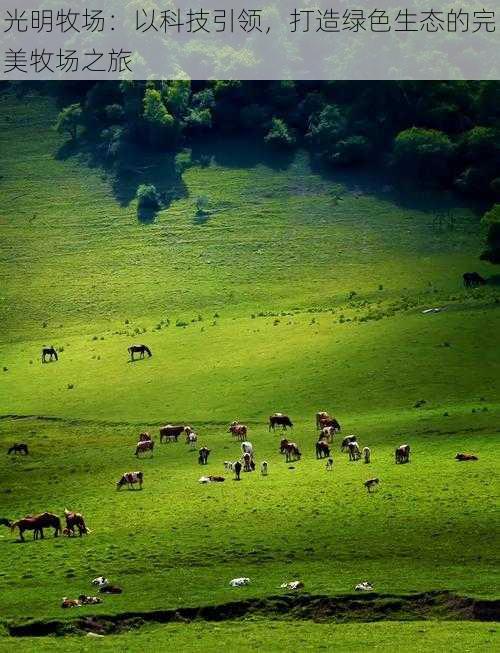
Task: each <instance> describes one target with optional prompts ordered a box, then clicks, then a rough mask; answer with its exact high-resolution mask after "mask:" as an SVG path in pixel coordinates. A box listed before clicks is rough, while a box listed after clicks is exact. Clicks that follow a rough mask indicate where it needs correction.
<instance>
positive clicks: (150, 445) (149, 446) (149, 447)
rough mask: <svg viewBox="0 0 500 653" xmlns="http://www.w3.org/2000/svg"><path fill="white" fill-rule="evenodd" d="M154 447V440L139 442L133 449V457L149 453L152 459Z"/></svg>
mask: <svg viewBox="0 0 500 653" xmlns="http://www.w3.org/2000/svg"><path fill="white" fill-rule="evenodd" d="M154 447H155V443H154V440H139V442H138V443H137V446H136V448H135V455H136V456H137V457H139V454H140V453H146V451H150V452H151V457H153V450H154Z"/></svg>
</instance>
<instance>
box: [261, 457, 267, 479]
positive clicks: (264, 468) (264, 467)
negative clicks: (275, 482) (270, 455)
mask: <svg viewBox="0 0 500 653" xmlns="http://www.w3.org/2000/svg"><path fill="white" fill-rule="evenodd" d="M267 472H268V464H267V461H266V460H263V461H262V462H261V463H260V473H261V474H262V476H267Z"/></svg>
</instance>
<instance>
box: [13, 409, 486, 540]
mask: <svg viewBox="0 0 500 653" xmlns="http://www.w3.org/2000/svg"><path fill="white" fill-rule="evenodd" d="M278 427H280V428H281V429H282V431H284V432H286V431H287V429H293V422H292V420H291V419H290V417H289V416H288V415H285V414H283V413H274V414H273V415H271V416H270V417H269V431H271V430H272V431H275V430H276V428H278ZM316 428H317V431H319V435H318V439H317V441H316V443H315V452H316V458H317V459H318V460H320V459H326V470H327V471H332V470H333V464H334V460H333V456H332V453H331V445H332V442H333V439H334V437H335V435H336V434H338V433H340V431H341V427H340V424H339V422H338V420H337V419H335V418H334V417H331V416H330V415H329V414H328V413H326V412H324V411H321V412H318V413H317V414H316ZM228 433H230V434H231V435H232V436H233V438H234V439H235V440H237V441H238V442H239V443H240V448H241V457H240V458H239V459H238V460H235V461H227V460H226V461H224V469H225V470H226V471H229V472H232V473H234V476H235V480H240V474H241V472H242V471H244V472H252V471H254V470H255V469H256V464H255V459H254V448H253V445H252V443H251V442H250V441H249V440H247V435H248V427H247V426H246V425H245V424H242V423H241V422H238V421H234V422H231V424H230V425H229V428H228ZM159 435H160V443H163V442H165V443H168V442H178V441H179V437H180V436H181V435H183V436H184V437H185V443H186V444H187V445H189V446H190V448H191V449H195V448H196V446H197V442H198V434H197V433H196V432H195V431H194V429H192V428H191V427H190V426H188V425H186V424H177V425H174V424H166V425H165V426H162V427H161V428H160V430H159ZM340 450H341V452H344V453H347V454H348V457H349V461H358V460H361V459H363V461H364V462H365V463H366V464H369V463H370V462H371V450H370V448H369V447H366V446H365V447H363V448H362V449H361V447H360V446H359V444H358V438H357V437H356V436H355V435H347V436H345V437H343V438H342V441H341V444H340ZM153 452H154V440H153V439H152V437H151V435H150V434H149V433H148V432H146V431H144V432H142V433H141V434H140V435H139V441H138V442H137V444H136V448H135V456H136V457H139V456H141V455H143V454H146V453H149V455H150V456H152V455H153ZM279 452H280V453H281V454H282V455H283V456H284V460H285V462H286V463H292V462H295V461H297V460H300V459H301V457H302V452H301V449H300V447H299V445H298V444H297V443H296V442H294V441H292V440H290V439H288V438H287V437H282V438H281V440H280V446H279ZM8 453H9V454H11V453H15V454H17V453H19V454H24V455H28V447H27V445H26V444H25V443H15V444H14V445H12V446H11V447H10V448H9V450H8ZM209 455H210V449H209V448H208V447H207V446H205V445H204V446H202V447H200V449H199V450H198V462H199V464H200V465H206V464H207V463H208V457H209ZM455 459H456V460H458V461H468V460H478V458H477V456H475V455H474V454H468V453H457V454H456V456H455ZM394 461H395V463H396V464H405V463H409V462H410V445H409V444H402V445H400V446H398V447H396V450H395V452H394ZM260 472H261V475H262V476H267V475H268V473H269V464H268V462H267V461H266V460H263V461H261V463H260ZM223 480H225V479H224V477H222V476H204V477H202V479H200V482H212V481H223ZM143 481H144V473H143V472H142V471H134V472H126V473H124V474H122V476H121V477H120V479H119V480H118V482H117V483H116V488H117V489H118V490H120V489H121V488H123V487H125V486H127V487H128V488H129V489H134V487H135V486H138V487H139V489H142V485H143ZM379 483H380V481H379V479H378V478H369V479H368V480H366V481H364V483H363V485H364V487H365V488H366V490H367V491H368V493H371V492H372V491H373V490H374V489H376V488H377V487H378V485H379ZM64 513H65V517H66V528H65V529H64V530H62V528H61V520H60V518H59V517H58V516H57V515H54V514H52V513H48V512H45V513H41V514H39V515H28V516H26V517H24V518H23V519H19V520H17V521H12V520H8V519H0V523H3V524H5V525H7V526H10V528H11V530H15V529H16V528H18V529H19V534H20V539H21V540H22V541H24V537H23V532H24V531H26V530H32V531H33V538H34V539H38V538H39V537H41V538H43V528H46V527H49V526H52V527H54V534H55V536H57V535H58V534H59V533H63V534H64V535H67V536H72V535H74V534H75V528H77V529H78V532H79V535H80V536H82V535H85V534H86V533H88V532H90V531H89V529H88V528H87V527H86V525H85V521H84V518H83V516H82V515H81V514H80V513H77V512H70V511H68V510H65V511H64Z"/></svg>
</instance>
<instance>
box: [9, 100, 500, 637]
mask: <svg viewBox="0 0 500 653" xmlns="http://www.w3.org/2000/svg"><path fill="white" fill-rule="evenodd" d="M55 115H56V108H55V107H54V105H53V104H52V101H51V100H49V99H46V98H42V97H36V96H33V97H30V98H29V101H24V102H20V101H18V100H16V99H15V98H14V97H13V96H12V95H8V94H7V95H3V96H0V126H1V129H0V177H1V178H0V228H1V232H2V249H1V250H0V287H1V292H0V312H1V315H2V330H1V335H0V370H1V371H0V415H2V416H4V417H3V419H1V420H0V450H5V449H6V447H7V446H9V445H10V444H12V442H15V441H19V442H21V441H25V442H27V443H28V444H29V446H30V449H31V451H32V454H31V455H30V456H29V457H28V458H26V459H22V458H20V457H18V458H17V459H11V460H10V461H8V462H7V461H6V464H5V466H4V472H3V475H2V489H3V491H2V492H1V493H0V516H6V517H11V518H14V517H21V516H23V515H25V514H29V513H31V512H40V511H44V510H51V511H54V512H58V513H62V511H63V509H64V507H66V506H67V507H69V508H72V509H77V510H81V511H82V512H83V513H84V514H85V515H86V517H87V520H88V522H89V525H90V528H91V529H92V530H93V532H92V534H91V535H89V537H87V538H84V539H83V540H79V539H75V540H67V539H65V540H63V539H59V540H56V541H54V540H53V539H52V537H51V536H50V537H47V539H45V540H44V541H43V542H32V541H31V537H30V536H29V535H28V537H27V540H28V542H27V543H26V544H25V545H19V544H16V543H15V542H14V536H12V535H10V533H9V532H8V531H7V530H6V529H5V530H3V531H1V532H0V562H1V565H0V566H1V568H2V571H1V572H0V588H1V592H0V612H1V614H2V618H3V619H5V620H9V621H11V620H12V621H17V622H19V621H26V620H28V619H29V618H37V619H43V618H48V617H55V616H57V617H59V618H60V617H61V610H60V608H59V601H60V598H61V597H62V596H71V595H73V594H75V595H78V594H79V593H81V592H84V591H85V592H89V591H90V585H89V580H90V579H91V578H92V577H94V576H95V575H99V574H101V573H104V574H106V575H108V576H109V577H111V578H112V579H113V580H114V581H115V582H117V583H119V584H121V585H122V586H123V587H124V590H125V591H124V594H123V595H121V596H119V597H112V598H108V599H107V600H106V602H105V604H103V606H98V607H96V608H92V611H91V612H92V613H94V612H95V613H102V614H106V613H109V612H121V611H125V610H137V609H138V608H139V607H140V609H144V610H149V609H156V608H162V607H176V606H178V605H200V604H204V603H219V602H224V601H229V600H231V599H234V598H235V597H237V598H241V597H242V596H244V597H246V596H257V597H265V596H268V595H271V594H275V593H276V592H277V591H278V587H279V584H280V583H281V582H283V581H284V580H290V579H293V578H296V577H300V578H302V579H303V580H304V582H305V583H306V589H307V591H309V592H311V593H313V594H314V593H318V594H335V593H343V592H350V591H352V589H353V587H354V585H355V584H356V583H357V582H359V581H360V580H364V579H369V580H371V581H372V582H373V583H374V584H375V587H376V589H377V591H380V592H382V593H391V592H392V593H397V594H405V593H408V592H413V591H426V590H431V589H436V590H452V591H456V592H458V593H461V594H470V595H481V596H488V597H491V596H495V595H497V591H496V587H497V585H498V576H497V573H496V561H497V558H496V555H497V553H496V552H497V546H496V545H497V543H498V538H497V535H498V530H497V526H498V521H497V520H496V518H495V512H494V508H495V495H496V490H497V489H498V475H497V472H498V465H497V463H496V458H495V437H496V436H497V433H498V408H499V395H498V387H497V382H496V380H497V379H498V377H499V373H500V355H499V352H498V348H497V347H495V346H494V345H495V343H496V340H497V333H498V326H499V313H498V305H499V303H498V289H497V287H496V286H495V285H494V284H489V285H488V286H486V287H484V288H480V289H477V290H464V289H463V288H462V286H461V275H462V273H463V272H464V271H466V270H469V271H472V270H477V271H478V272H480V273H482V274H483V275H484V276H487V277H493V275H494V268H493V267H492V266H488V265H486V264H483V263H480V262H479V261H478V258H477V257H478V254H479V252H480V250H481V238H482V236H481V234H480V233H479V229H478V217H477V216H476V215H475V213H474V212H473V211H472V209H471V208H468V207H465V206H462V205H460V204H458V203H457V200H456V199H454V198H453V197H438V198H436V197H432V196H431V195H425V196H422V197H419V198H415V197H413V196H411V195H410V194H409V193H406V194H405V193H402V192H400V194H398V193H397V192H396V191H394V190H390V189H387V188H385V189H384V188H383V183H382V182H377V181H376V180H375V179H368V178H361V177H357V178H347V177H343V178H341V177H340V176H339V177H338V178H334V179H332V178H329V177H328V176H326V175H324V174H320V173H319V172H313V171H312V170H311V168H310V166H309V163H308V160H307V157H306V155H305V154H304V153H299V154H297V155H296V156H295V158H294V159H293V160H292V161H290V162H288V163H287V164H286V165H285V163H284V162H283V161H276V160H273V159H272V158H270V157H269V155H268V154H266V153H264V152H259V151H255V149H254V148H251V147H250V146H248V148H247V149H245V148H244V146H243V144H242V143H232V144H231V143H229V144H226V147H225V150H222V148H221V147H220V146H219V147H218V149H214V150H213V152H212V154H213V157H212V162H211V164H210V165H209V166H206V167H199V166H195V167H192V168H191V169H189V170H188V171H187V172H186V173H185V174H184V175H183V179H182V184H181V185H180V187H179V188H177V189H176V197H177V199H174V200H173V201H172V202H171V204H170V206H169V207H168V208H167V209H165V210H163V211H161V212H160V213H159V214H158V215H157V216H156V218H155V219H154V221H152V222H148V223H144V222H141V221H140V220H138V217H137V210H136V209H137V207H136V204H135V200H134V199H133V197H134V195H135V189H136V187H137V185H138V184H139V183H142V182H144V181H154V182H155V183H156V184H157V185H158V186H159V187H160V188H167V187H168V181H169V179H171V176H170V171H171V162H169V161H168V160H158V159H155V160H154V159H151V160H150V161H149V162H148V163H145V162H144V161H141V162H140V165H139V163H138V164H137V165H138V166H139V168H138V169H137V170H136V171H135V172H134V171H133V168H134V165H135V162H131V164H130V165H131V170H129V172H128V174H127V175H126V176H121V177H120V178H118V179H115V180H113V179H112V178H111V177H110V176H109V174H108V173H106V172H105V171H104V170H102V169H100V168H99V167H96V166H92V165H89V161H88V160H87V158H86V157H85V156H83V155H77V154H76V153H68V150H67V148H66V147H65V146H64V144H63V142H62V141H61V139H60V137H59V136H57V135H56V134H55V132H54V131H53V130H52V128H51V125H52V124H53V122H54V119H55ZM207 148H209V146H208V145H207ZM199 195H206V196H208V197H209V200H210V215H209V216H208V219H206V220H203V221H200V220H199V219H197V217H196V198H197V197H198V196H199ZM445 207H446V209H447V210H448V209H449V210H451V211H452V212H453V215H454V216H455V223H454V228H453V229H441V228H439V227H438V226H437V222H436V219H435V215H436V211H442V210H444V208H445ZM433 306H439V307H443V308H444V309H445V310H443V311H442V312H440V313H436V314H423V312H422V311H423V310H425V309H426V308H428V307H433ZM135 341H138V342H146V343H147V344H148V345H149V346H150V347H151V349H152V351H153V357H152V358H151V359H146V360H144V361H137V362H135V363H130V362H129V361H128V354H127V347H128V346H129V345H130V344H131V343H132V342H135ZM47 344H54V346H56V347H57V348H58V349H59V350H60V354H59V357H60V360H59V361H58V362H57V363H50V364H47V365H42V364H41V363H40V350H41V347H42V346H43V345H47ZM420 400H425V403H423V405H422V406H421V407H419V408H417V407H415V404H416V402H417V401H420ZM319 409H327V410H329V411H331V412H332V413H334V414H335V415H336V416H337V417H338V419H339V420H340V422H341V424H342V426H343V434H346V433H350V432H354V433H357V434H358V436H359V439H360V443H361V446H365V445H368V446H370V447H371V448H372V451H373V463H372V464H371V465H370V466H369V467H368V466H366V465H363V464H362V463H361V462H359V463H349V462H348V461H347V457H346V456H345V455H344V454H342V455H341V454H340V453H339V451H338V441H336V442H335V443H334V445H333V446H334V457H335V461H336V463H335V471H334V473H333V474H328V473H327V472H325V469H324V463H323V462H318V461H316V460H315V458H314V453H313V452H314V442H315V438H316V433H315V429H314V413H315V412H316V411H317V410H319ZM275 410H281V411H286V412H289V413H290V415H291V417H292V419H293V420H294V423H295V429H294V432H293V437H294V439H296V440H297V442H298V443H299V444H300V446H301V448H302V449H303V452H304V457H303V460H302V461H301V462H300V463H297V464H296V465H294V467H295V469H290V468H289V466H288V465H286V464H285V463H284V462H283V459H282V457H281V456H280V454H279V453H278V446H277V445H278V441H279V435H278V434H276V435H271V434H269V433H268V430H267V425H266V422H267V418H268V415H269V414H270V413H271V412H273V411H275ZM14 416H18V417H22V416H24V417H23V418H19V419H18V418H16V417H14ZM42 417H43V419H42ZM47 418H51V419H47ZM233 419H241V420H242V421H244V422H245V423H247V424H248V425H249V438H250V439H251V440H252V442H253V443H254V445H255V448H256V455H257V460H258V461H260V460H262V459H266V460H268V461H269V464H270V470H271V473H270V476H269V477H268V478H261V477H260V475H258V474H245V475H244V477H243V480H242V482H241V483H240V484H238V483H234V482H233V481H232V480H229V479H228V480H227V481H226V482H225V483H224V484H221V485H220V486H208V487H205V486H201V485H199V484H198V483H197V479H198V477H199V476H200V475H201V471H202V470H201V468H199V467H198V465H197V463H196V453H195V452H191V451H189V450H188V447H187V446H186V445H185V444H184V443H178V444H176V445H174V444H172V445H161V446H160V445H159V444H158V443H157V450H156V453H155V456H154V458H153V459H151V460H149V459H147V460H144V461H140V462H138V461H136V459H135V458H134V456H133V450H134V447H135V442H136V439H137V434H138V432H139V429H140V430H142V429H144V428H148V429H150V430H151V431H152V432H153V434H155V435H156V433H157V427H158V425H159V424H162V423H165V422H168V421H172V422H173V421H177V420H179V421H186V422H189V423H191V424H192V425H193V426H194V427H196V429H197V431H198V432H199V435H200V444H205V443H206V444H208V446H210V448H211V449H212V453H211V458H210V461H209V465H208V467H207V469H206V470H203V471H208V473H222V469H223V468H222V462H223V461H224V460H233V459H235V458H236V457H237V456H238V445H237V444H236V443H234V442H232V440H231V437H230V436H229V434H228V433H227V424H228V423H229V422H230V421H231V420H233ZM404 441H408V442H410V443H411V446H412V451H413V461H412V463H411V464H410V465H407V466H395V465H394V462H393V451H394V447H395V446H396V445H397V444H400V443H402V442H404ZM462 450H463V451H469V450H470V451H474V452H476V453H478V455H479V458H480V459H479V461H478V462H477V463H472V464H459V463H457V462H455V461H454V459H453V457H454V455H455V453H456V452H457V451H462ZM2 455H3V454H2ZM135 468H137V469H143V470H144V473H145V487H144V490H143V491H142V492H129V491H126V490H123V491H122V492H121V493H119V494H118V493H117V492H116V490H115V488H114V483H115V482H116V480H117V479H118V477H119V476H120V475H121V474H122V473H123V472H125V471H127V470H129V469H135ZM370 476H378V477H380V479H381V489H380V491H379V492H378V493H376V494H374V495H373V496H370V497H368V496H367V495H366V492H365V490H364V488H363V487H362V482H363V481H364V480H366V478H369V477H370ZM47 535H49V533H48V532H47ZM239 575H248V576H250V577H251V578H252V585H251V586H250V587H249V588H246V589H243V590H241V591H239V592H238V590H236V592H235V591H234V590H231V589H230V588H229V587H228V581H229V579H230V578H232V577H234V576H239ZM138 597H140V598H139V599H138ZM85 610H87V612H88V609H85ZM84 613H85V614H86V612H84ZM73 616H74V615H73V614H69V615H68V614H67V613H63V617H64V618H71V617H73ZM237 627H238V626H237V625H233V626H231V628H237ZM279 627H281V626H279ZM296 627H297V628H299V626H298V625H297V626H296ZM302 627H304V628H305V627H306V625H305V624H301V625H300V628H302ZM193 628H194V626H193ZM225 628H226V627H224V633H221V636H220V641H224V637H227V636H229V635H228V634H226V633H225ZM227 628H229V626H227ZM255 628H256V633H255V642H256V643H257V644H259V643H260V645H262V646H266V650H274V649H273V648H272V646H271V644H270V643H269V642H268V641H267V640H266V637H267V635H266V634H265V633H264V630H263V629H260V626H259V627H257V626H255ZM276 628H278V626H276ZM314 628H315V626H314ZM314 628H312V627H310V626H309V627H308V628H307V632H309V635H308V636H309V637H313V635H311V634H310V633H311V632H312V631H313V630H314ZM377 628H378V626H377ZM380 628H382V626H380ZM433 628H434V627H433ZM440 628H441V626H439V628H438V627H437V626H436V629H435V631H433V632H435V634H433V635H432V637H433V638H434V637H435V642H436V644H435V646H436V647H438V648H439V647H440V646H442V647H445V648H449V647H448V644H446V642H448V641H449V636H448V634H446V633H449V632H450V631H448V630H447V627H446V626H445V625H444V624H443V625H442V630H440ZM453 628H455V626H454V627H453ZM478 628H479V626H478ZM391 629H392V626H391V627H389V626H388V627H387V630H386V631H384V632H383V633H382V632H379V633H378V634H377V635H373V633H375V632H378V631H375V630H371V631H370V633H371V634H370V635H369V636H367V637H368V638H367V640H366V642H367V643H368V642H369V641H371V639H370V638H371V637H372V635H373V637H374V638H375V639H377V638H378V639H377V641H379V642H380V646H381V648H382V649H383V648H384V641H386V640H388V639H390V637H391V636H392V635H391V633H393V631H392V630H391ZM408 629H409V630H408V632H407V633H406V635H405V637H407V639H408V645H407V646H408V648H409V647H410V642H411V637H412V634H411V632H412V631H411V627H410V626H408ZM257 631H258V632H257ZM438 631H439V632H438ZM228 632H230V630H229V631H228ZM336 632H337V631H336ZM162 633H163V634H165V633H166V631H162ZM165 636H166V637H167V636H169V635H165ZM234 636H235V637H239V635H237V634H235V635H234ZM147 637H148V635H147V633H146V634H144V638H145V639H144V642H145V644H144V645H145V646H146V645H147ZM179 637H181V635H179ZM182 637H187V638H188V639H190V638H191V635H186V634H185V633H184V634H182ZM194 637H196V635H193V638H194ZM314 637H316V635H314ZM329 637H330V638H333V639H331V641H330V640H329V643H331V645H335V643H336V639H335V638H336V637H337V635H336V634H335V633H333V634H332V635H329ZM344 637H345V641H344V639H342V638H344ZM353 637H354V635H353V634H352V633H348V632H347V630H345V632H344V633H343V634H339V638H340V640H339V641H341V642H342V645H343V646H344V647H347V648H349V650H355V649H354V648H352V647H353V646H354V644H353V639H352V638H353ZM475 637H476V634H474V635H472V634H471V635H470V638H471V644H470V646H471V647H474V646H475V645H476V644H477V648H475V649H474V650H481V649H480V647H481V646H484V647H485V648H486V644H487V642H488V641H489V640H488V637H489V635H488V634H487V631H485V630H478V631H477V638H478V639H477V641H476V640H474V638H475ZM384 638H385V639H384ZM424 639H425V638H424ZM474 641H475V644H474ZM179 642H181V643H182V639H179ZM316 642H317V646H318V647H319V645H320V644H319V640H317V639H314V642H313V640H312V639H311V647H314V646H316ZM16 645H17V642H16ZM24 645H25V646H27V647H29V644H28V643H27V642H25V644H24ZM180 645H181V644H180ZM182 645H184V646H185V644H182ZM369 645H371V644H369ZM0 646H1V643H0ZM27 650H28V649H27ZM290 650H294V649H293V647H292V648H291V649H290ZM422 650H425V649H424V648H422ZM450 650H451V649H450Z"/></svg>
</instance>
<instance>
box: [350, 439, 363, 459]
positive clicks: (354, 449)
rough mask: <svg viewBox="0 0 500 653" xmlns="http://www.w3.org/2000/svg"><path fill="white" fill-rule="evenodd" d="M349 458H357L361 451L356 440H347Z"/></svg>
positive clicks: (359, 456)
mask: <svg viewBox="0 0 500 653" xmlns="http://www.w3.org/2000/svg"><path fill="white" fill-rule="evenodd" d="M348 448H349V460H359V459H360V458H361V451H360V450H359V445H358V443H357V442H356V441H354V442H349V445H348Z"/></svg>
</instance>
